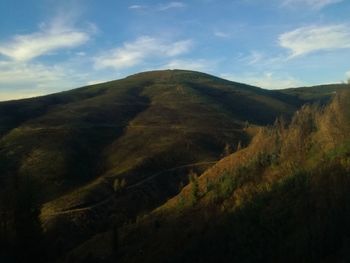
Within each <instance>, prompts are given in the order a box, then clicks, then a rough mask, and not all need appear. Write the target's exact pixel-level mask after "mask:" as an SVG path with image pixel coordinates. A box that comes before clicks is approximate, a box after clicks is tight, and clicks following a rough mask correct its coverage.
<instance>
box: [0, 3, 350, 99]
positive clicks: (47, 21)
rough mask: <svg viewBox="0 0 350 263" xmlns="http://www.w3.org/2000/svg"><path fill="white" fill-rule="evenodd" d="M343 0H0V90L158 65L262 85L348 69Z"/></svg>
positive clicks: (347, 7)
mask: <svg viewBox="0 0 350 263" xmlns="http://www.w3.org/2000/svg"><path fill="white" fill-rule="evenodd" d="M349 14H350V1H349V0H268V1H267V0H266V1H263V0H216V1H214V0H187V1H160V0H159V1H156V0H152V1H145V0H139V1H126V0H125V1H124V0H123V1H121V0H100V1H97V0H60V1H57V0H26V1H23V0H2V1H1V2H0V17H1V18H0V100H8V99H14V98H23V97H31V96H38V95H42V94H48V93H53V92H57V91H61V90H67V89H71V88H76V87H80V86H84V85H88V84H93V83H98V82H104V81H108V80H114V79H119V78H122V77H124V76H127V75H130V74H133V73H137V72H140V71H147V70H154V69H168V68H170V69H174V68H179V69H191V70H197V71H203V72H207V73H210V74H214V75H217V76H220V77H224V78H227V79H230V80H234V81H238V82H245V83H248V84H252V85H257V86H260V87H263V88H268V89H278V88H287V87H297V86H304V85H314V84H320V83H334V82H341V81H345V80H346V79H347V78H350V15H349Z"/></svg>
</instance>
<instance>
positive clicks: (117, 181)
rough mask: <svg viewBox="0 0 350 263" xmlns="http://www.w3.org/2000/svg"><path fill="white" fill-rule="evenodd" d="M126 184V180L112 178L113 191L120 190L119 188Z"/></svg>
mask: <svg viewBox="0 0 350 263" xmlns="http://www.w3.org/2000/svg"><path fill="white" fill-rule="evenodd" d="M125 185H126V181H125V179H124V178H123V179H115V180H114V183H113V189H114V192H116V193H117V192H120V191H121V190H123V189H124V187H125Z"/></svg>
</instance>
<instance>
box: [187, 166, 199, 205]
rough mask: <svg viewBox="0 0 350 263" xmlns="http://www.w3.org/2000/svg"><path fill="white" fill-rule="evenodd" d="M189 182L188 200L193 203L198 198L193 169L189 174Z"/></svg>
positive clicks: (195, 175) (196, 180)
mask: <svg viewBox="0 0 350 263" xmlns="http://www.w3.org/2000/svg"><path fill="white" fill-rule="evenodd" d="M189 178H190V182H191V193H190V201H191V204H192V205H193V204H195V203H196V202H197V201H198V199H199V197H200V196H199V183H198V176H197V174H196V173H194V172H193V171H191V172H190V174H189Z"/></svg>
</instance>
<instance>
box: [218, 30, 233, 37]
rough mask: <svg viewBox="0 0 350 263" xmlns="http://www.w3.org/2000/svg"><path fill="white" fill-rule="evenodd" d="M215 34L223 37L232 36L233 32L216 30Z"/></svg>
mask: <svg viewBox="0 0 350 263" xmlns="http://www.w3.org/2000/svg"><path fill="white" fill-rule="evenodd" d="M214 35H215V36H216V37H221V38H230V37H231V34H229V33H227V32H223V31H215V32H214Z"/></svg>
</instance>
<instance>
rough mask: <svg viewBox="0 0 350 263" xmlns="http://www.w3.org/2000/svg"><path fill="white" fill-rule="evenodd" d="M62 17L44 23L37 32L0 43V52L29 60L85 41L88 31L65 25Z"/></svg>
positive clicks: (7, 55) (11, 57) (18, 58)
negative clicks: (46, 23)
mask: <svg viewBox="0 0 350 263" xmlns="http://www.w3.org/2000/svg"><path fill="white" fill-rule="evenodd" d="M63 19H64V18H62V19H61V18H57V19H55V20H54V21H52V22H51V24H50V25H48V26H46V25H45V24H44V25H42V26H41V27H40V30H39V31H38V32H35V33H32V34H26V35H16V36H14V37H13V38H12V39H11V40H10V41H8V42H6V43H0V54H2V55H4V56H6V57H8V58H10V59H12V60H16V61H29V60H32V59H34V58H36V57H40V56H43V55H47V54H49V53H51V52H53V51H56V50H59V49H63V48H74V47H77V46H80V45H82V44H84V43H86V42H87V41H88V40H89V39H90V36H89V33H88V32H84V31H82V30H78V29H76V28H74V27H71V26H68V25H66V23H65V21H63Z"/></svg>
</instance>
